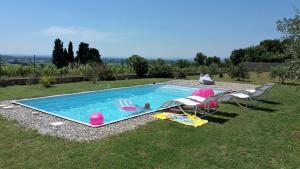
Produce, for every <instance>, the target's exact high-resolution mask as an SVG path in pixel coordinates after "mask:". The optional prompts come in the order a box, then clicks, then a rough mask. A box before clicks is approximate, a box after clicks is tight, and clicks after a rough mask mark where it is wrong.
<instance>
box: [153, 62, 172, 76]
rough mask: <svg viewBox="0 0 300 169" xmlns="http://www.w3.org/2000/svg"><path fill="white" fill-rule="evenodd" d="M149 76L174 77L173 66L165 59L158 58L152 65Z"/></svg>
mask: <svg viewBox="0 0 300 169" xmlns="http://www.w3.org/2000/svg"><path fill="white" fill-rule="evenodd" d="M149 76H150V77H156V78H169V77H174V74H173V73H172V67H171V66H170V65H169V64H168V63H167V62H166V61H165V60H164V59H160V58H159V59H157V60H155V61H153V62H152V63H151V65H150V69H149Z"/></svg>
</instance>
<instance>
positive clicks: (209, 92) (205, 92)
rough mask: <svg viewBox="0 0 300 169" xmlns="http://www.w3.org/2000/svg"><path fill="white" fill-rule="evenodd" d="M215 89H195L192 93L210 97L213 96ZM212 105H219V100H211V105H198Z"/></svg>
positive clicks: (204, 105) (202, 106)
mask: <svg viewBox="0 0 300 169" xmlns="http://www.w3.org/2000/svg"><path fill="white" fill-rule="evenodd" d="M214 94H215V93H214V90H213V89H211V88H201V89H197V90H195V91H193V93H192V95H193V96H200V97H203V98H208V97H209V96H213V95H214ZM208 106H209V107H210V108H216V107H217V106H218V102H217V101H215V100H212V101H210V103H209V105H206V104H204V103H203V104H200V105H198V108H205V107H208Z"/></svg>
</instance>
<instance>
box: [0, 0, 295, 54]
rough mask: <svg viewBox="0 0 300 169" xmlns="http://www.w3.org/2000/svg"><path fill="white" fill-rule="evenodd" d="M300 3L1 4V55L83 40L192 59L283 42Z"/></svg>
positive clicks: (133, 0) (4, 0) (97, 0)
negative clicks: (280, 23) (280, 25)
mask: <svg viewBox="0 0 300 169" xmlns="http://www.w3.org/2000/svg"><path fill="white" fill-rule="evenodd" d="M294 7H298V8H299V7H300V1H296V0H251V1H248V0H226V1H225V0H224V1H220V0H72V1H71V0H42V1H40V0H26V1H20V0H1V10H0V21H1V22H0V24H1V29H0V30H1V31H0V53H1V54H37V55H50V54H51V52H52V48H53V41H54V39H55V38H56V37H59V38H61V39H62V40H63V41H64V44H65V46H67V43H68V41H72V42H73V43H74V48H75V49H76V50H77V46H78V43H79V42H81V41H83V42H87V43H89V44H90V46H91V47H95V48H98V49H99V50H100V52H101V54H102V55H103V56H122V57H127V56H130V55H132V54H139V55H141V56H144V57H148V58H155V57H161V58H170V57H177V58H186V59H191V58H193V57H194V56H195V54H196V53H197V52H199V51H201V52H203V53H204V54H206V55H209V56H214V55H216V56H219V57H222V58H224V57H228V56H229V55H230V53H231V51H232V50H233V49H236V48H242V47H248V46H251V45H255V44H258V43H259V42H260V41H261V40H263V39H273V38H280V36H281V34H280V33H279V32H277V31H276V21H277V20H279V19H281V18H283V17H292V16H293V15H294Z"/></svg>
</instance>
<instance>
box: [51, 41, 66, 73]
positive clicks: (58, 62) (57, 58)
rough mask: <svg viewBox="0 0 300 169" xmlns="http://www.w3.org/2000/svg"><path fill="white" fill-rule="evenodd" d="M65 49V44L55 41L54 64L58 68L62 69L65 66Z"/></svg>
mask: <svg viewBox="0 0 300 169" xmlns="http://www.w3.org/2000/svg"><path fill="white" fill-rule="evenodd" d="M63 53H64V49H63V42H62V41H61V40H60V39H55V41H54V49H53V51H52V63H53V64H54V65H55V66H56V67H57V68H62V67H63V66H64V64H63V59H64V57H63V56H64V54H63Z"/></svg>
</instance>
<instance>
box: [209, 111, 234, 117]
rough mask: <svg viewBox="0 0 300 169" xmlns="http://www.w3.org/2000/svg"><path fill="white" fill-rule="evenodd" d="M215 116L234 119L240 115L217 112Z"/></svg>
mask: <svg viewBox="0 0 300 169" xmlns="http://www.w3.org/2000/svg"><path fill="white" fill-rule="evenodd" d="M214 114H215V115H218V116H224V117H230V118H234V117H236V116H238V115H239V114H237V113H229V112H221V111H218V112H215V113H214Z"/></svg>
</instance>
